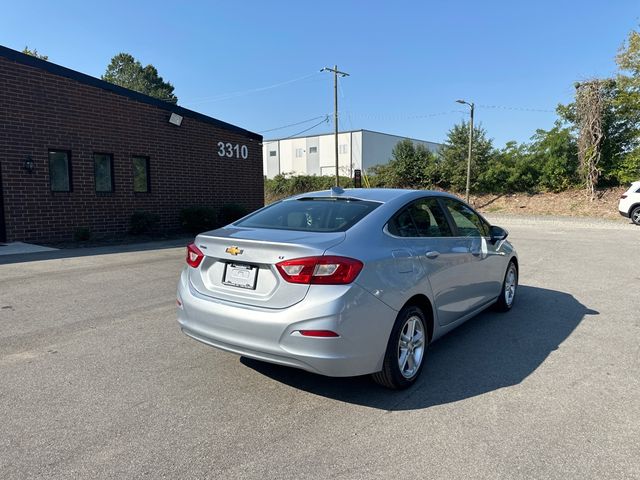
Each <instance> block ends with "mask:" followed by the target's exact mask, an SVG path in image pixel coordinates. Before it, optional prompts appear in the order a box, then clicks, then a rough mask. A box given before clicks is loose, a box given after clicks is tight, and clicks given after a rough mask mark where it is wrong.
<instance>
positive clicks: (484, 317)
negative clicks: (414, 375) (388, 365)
mask: <svg viewBox="0 0 640 480" xmlns="http://www.w3.org/2000/svg"><path fill="white" fill-rule="evenodd" d="M598 313H599V312H596V311H594V310H591V309H589V308H588V307H586V306H584V305H582V304H581V303H580V302H579V301H577V300H576V299H575V298H574V297H573V296H572V295H570V294H568V293H563V292H558V291H555V290H548V289H545V288H538V287H531V286H525V285H521V286H520V287H519V289H518V297H517V299H516V304H515V305H514V307H513V309H512V310H511V311H510V312H508V313H506V314H503V313H496V312H494V311H492V310H491V309H489V310H487V311H486V312H484V313H482V314H480V315H478V316H477V317H475V318H473V319H471V320H469V321H468V322H466V323H465V324H463V325H462V326H460V327H459V328H457V329H455V330H454V331H452V332H451V333H449V334H448V335H446V336H444V337H443V338H441V339H440V340H438V341H436V342H434V343H433V344H432V345H431V346H430V347H429V350H428V352H427V355H426V357H425V361H426V364H425V366H424V369H423V371H422V375H421V377H420V379H419V380H418V382H417V383H416V385H414V386H413V387H412V388H410V389H408V390H405V391H392V390H387V389H384V388H382V387H378V386H377V385H376V384H375V383H373V381H372V380H371V379H370V377H369V376H362V377H352V378H329V377H324V376H321V375H315V374H313V373H308V372H305V371H302V370H298V369H294V368H288V367H281V366H277V365H272V364H268V363H264V362H260V361H257V360H253V359H249V358H246V357H242V358H241V360H240V361H241V362H242V363H243V364H244V365H246V366H247V367H249V368H252V369H253V370H255V371H257V372H259V373H261V374H263V375H265V376H267V377H269V378H271V379H273V380H275V381H277V382H281V383H283V384H286V385H289V386H291V387H294V388H298V389H301V390H305V391H307V392H310V393H313V394H316V395H320V396H323V397H328V398H332V399H335V400H339V401H343V402H348V403H354V404H359V405H365V406H368V407H372V408H379V409H382V410H389V411H395V410H415V409H422V408H427V407H430V406H433V405H441V404H446V403H450V402H455V401H458V400H463V399H465V398H470V397H474V396H476V395H482V394H483V393H487V392H491V391H493V390H497V389H499V388H503V387H509V386H512V385H517V384H519V383H520V382H522V381H523V380H524V379H525V378H527V377H528V376H529V375H530V374H531V373H533V372H534V371H535V370H536V369H537V368H538V367H539V366H540V365H541V364H542V362H544V361H545V359H546V358H547V357H548V356H549V354H550V353H551V352H553V351H554V350H556V349H557V348H558V346H559V345H560V344H561V343H562V342H563V341H564V340H565V339H566V338H567V337H568V336H569V335H571V333H572V332H573V331H574V329H575V328H576V327H577V326H578V324H579V323H580V322H581V321H582V320H583V318H584V317H585V316H586V315H597V314H598Z"/></svg>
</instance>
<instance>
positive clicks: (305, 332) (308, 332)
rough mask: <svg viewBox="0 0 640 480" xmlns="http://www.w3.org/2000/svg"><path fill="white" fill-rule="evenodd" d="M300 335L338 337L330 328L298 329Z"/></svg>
mask: <svg viewBox="0 0 640 480" xmlns="http://www.w3.org/2000/svg"><path fill="white" fill-rule="evenodd" d="M298 331H299V332H300V335H303V336H305V337H323V338H335V337H339V336H340V335H338V334H337V333H336V332H332V331H331V330H298Z"/></svg>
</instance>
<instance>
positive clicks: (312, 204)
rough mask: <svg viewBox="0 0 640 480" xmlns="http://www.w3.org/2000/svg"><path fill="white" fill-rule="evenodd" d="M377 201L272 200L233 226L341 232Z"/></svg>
mask: <svg viewBox="0 0 640 480" xmlns="http://www.w3.org/2000/svg"><path fill="white" fill-rule="evenodd" d="M379 205H380V204H379V203H377V202H368V201H364V200H347V199H340V200H337V199H332V198H326V199H319V198H313V199H304V198H303V199H297V200H285V201H283V202H278V203H274V204H272V205H270V206H268V207H267V208H264V209H262V210H260V211H258V212H256V213H254V214H253V215H250V216H249V217H246V218H245V219H243V220H240V221H239V222H236V223H235V224H234V225H236V226H239V227H253V228H271V229H276V230H303V231H309V232H343V231H345V230H347V229H348V228H351V227H352V226H353V225H355V224H356V223H357V222H359V221H360V220H362V219H363V218H364V217H365V216H366V215H368V214H369V213H371V212H372V211H373V210H374V209H375V208H377V207H378V206H379Z"/></svg>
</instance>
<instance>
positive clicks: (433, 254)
mask: <svg viewBox="0 0 640 480" xmlns="http://www.w3.org/2000/svg"><path fill="white" fill-rule="evenodd" d="M424 256H425V257H427V258H430V259H432V260H433V259H434V258H438V257H439V256H440V252H436V251H435V250H432V251H430V252H427V253H426V254H425V255H424Z"/></svg>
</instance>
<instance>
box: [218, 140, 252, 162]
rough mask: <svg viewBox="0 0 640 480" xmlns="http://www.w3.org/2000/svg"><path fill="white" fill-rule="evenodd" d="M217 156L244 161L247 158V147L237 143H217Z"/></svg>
mask: <svg viewBox="0 0 640 480" xmlns="http://www.w3.org/2000/svg"><path fill="white" fill-rule="evenodd" d="M218 155H219V156H221V157H227V158H233V157H235V158H242V159H243V160H246V159H247V158H248V157H249V147H247V146H246V145H240V144H238V143H230V142H227V143H225V142H218Z"/></svg>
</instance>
